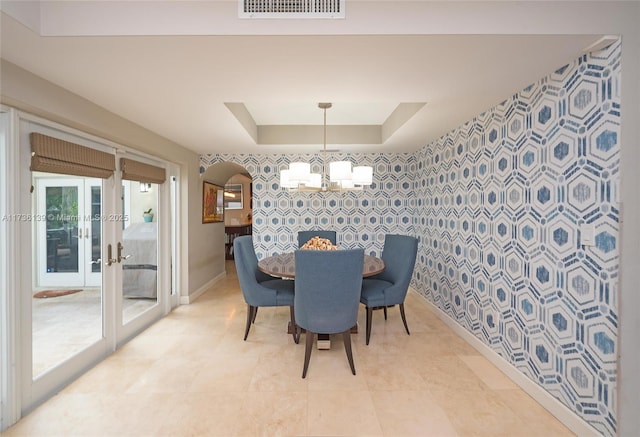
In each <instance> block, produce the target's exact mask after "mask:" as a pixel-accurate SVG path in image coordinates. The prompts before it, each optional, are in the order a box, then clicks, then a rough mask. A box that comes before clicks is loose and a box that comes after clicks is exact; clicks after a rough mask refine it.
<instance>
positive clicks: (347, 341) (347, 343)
mask: <svg viewBox="0 0 640 437" xmlns="http://www.w3.org/2000/svg"><path fill="white" fill-rule="evenodd" d="M342 339H343V342H344V350H345V352H346V353H347V359H348V360H349V366H351V373H353V374H354V375H355V374H356V366H354V365H353V353H352V351H351V329H347V330H346V331H344V332H343V333H342Z"/></svg>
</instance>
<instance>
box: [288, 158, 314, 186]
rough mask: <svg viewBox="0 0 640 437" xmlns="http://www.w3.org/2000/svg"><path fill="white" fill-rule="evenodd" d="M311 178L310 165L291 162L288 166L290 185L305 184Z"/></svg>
mask: <svg viewBox="0 0 640 437" xmlns="http://www.w3.org/2000/svg"><path fill="white" fill-rule="evenodd" d="M310 178H311V165H309V164H308V163H306V162H292V163H291V164H289V180H290V181H291V182H292V183H295V184H299V183H306V182H309V179H310Z"/></svg>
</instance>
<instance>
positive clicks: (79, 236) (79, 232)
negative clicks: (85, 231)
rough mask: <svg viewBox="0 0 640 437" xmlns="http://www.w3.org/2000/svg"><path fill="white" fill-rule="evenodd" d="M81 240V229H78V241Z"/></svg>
mask: <svg viewBox="0 0 640 437" xmlns="http://www.w3.org/2000/svg"><path fill="white" fill-rule="evenodd" d="M81 238H82V228H78V240H79V239H81Z"/></svg>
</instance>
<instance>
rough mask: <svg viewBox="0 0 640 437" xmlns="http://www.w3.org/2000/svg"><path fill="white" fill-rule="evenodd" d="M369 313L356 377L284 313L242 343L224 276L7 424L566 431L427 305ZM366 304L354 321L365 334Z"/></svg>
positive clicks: (295, 432) (23, 430)
mask: <svg viewBox="0 0 640 437" xmlns="http://www.w3.org/2000/svg"><path fill="white" fill-rule="evenodd" d="M405 307H406V312H407V319H408V323H409V328H410V329H411V335H410V336H408V335H406V333H405V332H404V328H403V326H402V321H401V319H400V314H399V311H398V309H397V308H392V309H390V310H389V319H388V320H387V321H386V322H385V320H384V318H383V315H382V313H381V312H376V313H374V323H373V332H372V335H371V342H370V345H369V346H366V345H365V341H364V333H363V329H362V328H361V329H360V333H359V334H353V336H352V343H353V347H354V351H353V353H354V361H355V366H356V371H357V375H356V376H353V375H351V372H350V370H349V365H348V362H347V359H346V356H345V352H344V347H343V344H342V341H341V339H340V338H339V337H335V338H332V347H331V349H330V350H317V349H314V350H313V352H312V355H311V362H310V365H309V371H308V374H307V378H306V379H302V378H301V374H302V363H303V359H304V337H303V338H302V339H301V342H300V344H298V345H296V344H294V343H293V340H292V338H291V335H287V334H286V324H287V320H288V317H289V311H288V308H261V309H260V311H259V312H258V317H257V319H256V323H255V325H253V326H252V328H251V332H250V333H249V338H248V339H247V341H246V342H244V341H242V336H243V333H244V322H245V310H246V307H245V304H244V302H243V300H242V296H241V293H240V290H239V287H238V281H237V277H236V275H235V269H234V266H233V262H232V261H230V262H227V277H226V278H225V279H224V280H222V281H220V282H218V283H217V284H215V286H214V287H212V289H211V290H209V291H207V292H206V293H205V294H204V295H203V296H201V297H200V298H199V299H198V300H197V301H196V302H195V303H193V304H191V305H185V306H181V307H179V308H177V309H176V310H175V311H173V312H172V313H171V314H169V315H168V316H167V317H165V318H164V319H162V320H160V321H159V322H157V323H156V324H155V325H153V326H152V327H150V328H149V329H147V330H146V331H145V332H144V333H142V334H141V335H139V336H138V337H136V338H135V339H133V340H132V341H130V342H129V343H128V344H126V345H125V346H124V347H122V348H121V349H120V350H118V351H117V352H116V353H114V354H112V355H111V356H110V357H108V358H107V359H106V360H104V361H103V362H102V363H100V364H98V365H97V366H96V367H94V368H93V369H92V370H90V371H89V372H87V373H86V374H85V375H83V376H82V377H80V378H79V379H78V380H77V381H75V382H74V383H73V384H71V385H70V386H68V387H67V388H65V389H64V390H62V391H61V392H60V393H58V394H57V395H55V396H54V397H52V398H51V399H50V400H49V401H47V402H46V403H45V404H43V405H42V406H40V407H39V408H37V409H36V410H34V411H33V412H32V413H31V414H29V415H28V416H27V417H25V418H23V419H22V420H21V421H20V422H18V423H17V424H16V425H14V426H13V427H12V428H10V429H8V430H7V431H6V432H5V433H3V434H4V435H6V437H10V436H54V435H55V436H197V435H203V436H204V435H206V436H279V435H282V436H355V435H362V436H437V437H440V436H511V437H513V436H569V435H573V434H572V433H571V432H570V431H569V430H568V429H567V428H566V427H564V426H563V425H562V424H561V423H560V422H559V421H558V420H557V419H555V418H554V417H553V416H552V415H551V414H550V413H548V412H547V411H546V410H544V409H543V408H542V407H541V406H540V405H539V404H537V403H536V402H535V401H534V400H533V399H531V398H530V397H529V396H528V395H527V394H526V393H524V392H523V391H522V390H520V389H519V388H518V387H517V386H516V385H515V384H514V383H513V382H511V381H510V380H509V379H508V378H507V377H506V376H504V375H503V374H502V373H501V372H500V371H499V370H497V369H496V368H495V367H494V366H493V365H492V364H491V363H490V362H489V361H487V360H486V359H485V358H484V357H482V356H481V355H480V354H479V353H478V352H476V350H475V349H473V348H472V347H471V346H469V345H468V344H467V343H466V342H465V341H463V340H462V339H461V338H460V337H458V336H457V335H455V334H454V333H453V332H452V331H451V330H450V329H449V328H448V327H447V326H446V325H445V324H444V323H442V322H441V321H440V320H439V319H438V318H437V317H436V315H435V314H434V313H433V312H432V311H431V310H430V308H429V307H428V306H427V304H426V303H425V302H424V301H423V300H422V298H421V297H419V296H417V295H413V294H409V295H408V296H407V301H406V305H405ZM364 315H365V313H364V308H361V309H360V312H359V324H360V326H361V327H364Z"/></svg>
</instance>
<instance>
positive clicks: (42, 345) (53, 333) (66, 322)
mask: <svg viewBox="0 0 640 437" xmlns="http://www.w3.org/2000/svg"><path fill="white" fill-rule="evenodd" d="M35 291H38V290H34V292H35ZM156 304H157V300H156V299H135V298H134V299H131V298H125V299H124V300H123V302H122V312H123V313H122V318H123V323H127V322H128V321H130V320H133V319H134V318H135V317H137V316H138V315H140V314H142V313H143V312H144V311H146V310H148V309H149V308H151V307H152V306H154V305H156ZM31 314H32V338H33V373H32V374H33V375H34V376H35V377H37V376H39V375H41V374H42V373H44V372H46V371H48V370H50V369H51V368H53V367H54V366H56V365H59V364H60V363H61V362H63V361H65V360H67V359H69V357H71V356H73V355H74V354H76V353H79V352H80V351H82V350H84V349H86V348H87V347H89V346H90V345H92V344H94V343H95V342H97V341H99V340H100V339H101V338H102V330H103V322H102V293H101V290H100V288H98V287H92V288H84V289H83V290H82V291H80V292H78V293H74V294H68V295H66V296H59V297H55V298H45V299H37V298H34V299H33V301H32V309H31Z"/></svg>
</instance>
